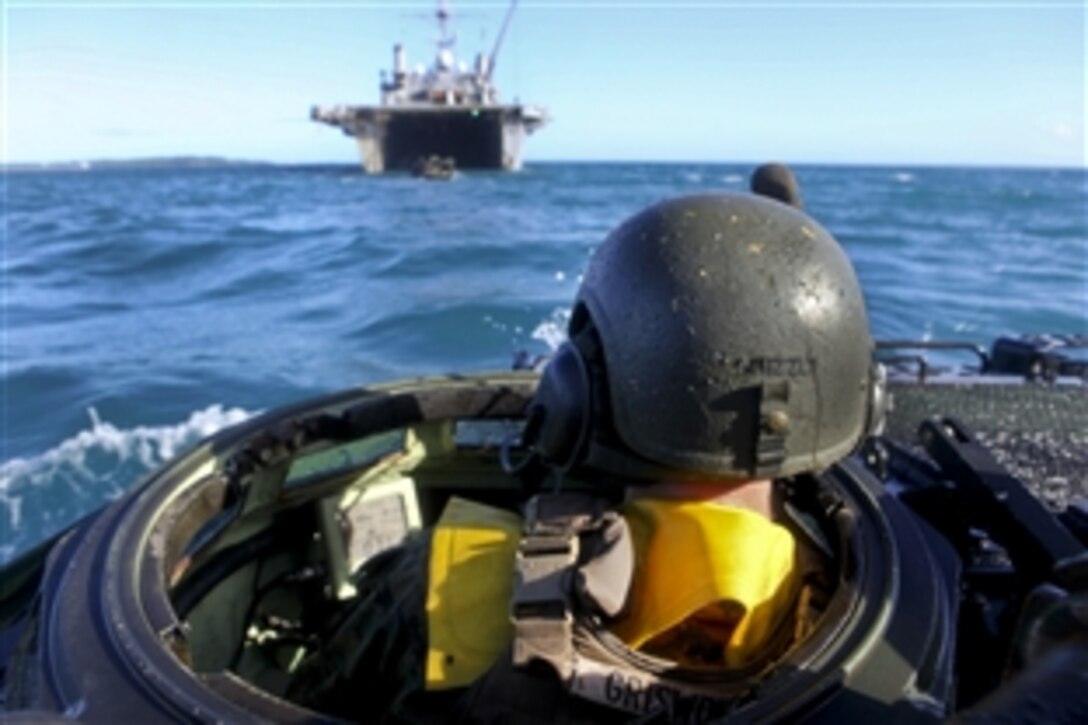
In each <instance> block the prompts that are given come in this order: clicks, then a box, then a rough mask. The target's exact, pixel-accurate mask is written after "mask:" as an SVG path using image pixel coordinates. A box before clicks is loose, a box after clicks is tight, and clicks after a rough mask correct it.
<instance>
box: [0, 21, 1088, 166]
mask: <svg viewBox="0 0 1088 725" xmlns="http://www.w3.org/2000/svg"><path fill="white" fill-rule="evenodd" d="M0 4H2V5H3V13H2V18H3V39H2V40H3V81H4V83H3V113H2V122H3V141H4V147H3V151H4V154H3V155H4V158H5V160H7V161H15V162H19V161H58V160H78V159H97V158H134V157H142V156H160V155H181V154H194V155H217V156H227V157H231V158H241V159H256V160H269V161H281V162H345V163H354V162H355V160H356V151H355V146H354V144H353V143H352V142H351V141H350V140H348V139H347V138H345V137H343V136H342V135H340V133H339V132H338V131H336V130H335V129H332V128H329V127H326V126H322V125H319V124H315V123H313V122H311V121H309V118H308V114H309V108H310V106H311V105H313V104H335V103H374V102H376V101H377V100H378V89H377V84H378V73H379V70H380V69H384V68H388V67H389V65H390V63H391V56H392V52H391V47H392V44H393V43H394V42H395V41H401V42H403V43H404V44H405V45H406V48H407V51H408V54H409V60H410V62H411V63H412V64H413V65H414V64H416V63H419V62H423V63H429V62H430V60H431V57H432V55H433V39H434V36H435V27H434V23H433V20H432V17H431V13H432V11H433V9H434V3H433V2H428V1H426V0H421V1H419V2H409V1H400V2H391V1H386V2H366V1H365V0H341V1H339V2H321V1H315V2H297V1H296V2H276V1H274V0H272V1H266V2H257V1H255V0H234V1H233V2H209V1H207V0H189V1H187V2H151V1H145V0H115V1H113V2H95V0H83V1H82V2H46V1H44V0H0ZM452 5H453V9H454V11H455V13H458V12H459V13H461V16H460V17H457V16H455V28H456V29H457V31H458V38H459V40H458V46H457V49H458V51H459V56H460V57H461V58H463V59H464V60H466V61H471V59H472V57H473V55H474V54H475V53H476V52H477V51H478V50H487V49H490V47H491V45H492V43H493V42H494V39H495V34H496V32H497V30H498V27H499V25H500V23H501V20H502V17H503V14H504V12H505V9H506V5H507V3H506V2H505V1H503V0H488V1H477V2H468V1H465V2H454V3H452ZM1085 34H1086V8H1085V2H1084V1H1083V0H1077V1H1071V2H1069V1H1067V2H1046V1H1041V2H1003V1H1000V0H999V1H997V2H924V1H923V2H879V1H874V2H819V1H813V2H804V1H799V0H795V1H793V2H774V1H773V0H771V1H769V2H728V1H726V0H720V1H714V0H704V1H702V2H683V1H681V2H663V1H660V0H659V1H657V2H643V1H640V0H628V1H626V2H616V1H611V0H591V1H589V2H574V1H567V2H563V1H560V0H522V2H521V4H520V6H519V9H518V11H517V13H516V15H515V16H514V20H513V24H512V26H511V29H510V33H509V35H508V36H507V38H506V42H505V44H504V46H503V50H502V53H501V55H500V57H499V59H498V69H497V81H498V85H499V88H500V90H501V92H502V94H503V98H504V99H505V100H512V99H513V98H515V97H517V98H518V99H520V100H521V101H524V102H531V103H537V104H540V105H543V106H545V107H546V108H547V109H548V111H549V112H550V114H551V115H552V116H553V117H554V122H553V123H552V124H551V125H549V126H548V127H546V128H545V129H543V130H542V131H540V132H539V133H538V134H536V135H534V136H533V137H531V138H530V139H529V141H528V144H527V147H526V158H527V160H528V161H529V162H530V163H531V162H532V161H534V160H681V161H709V162H714V161H723V162H730V161H739V162H750V161H760V160H766V159H781V160H785V161H789V162H796V163H806V162H808V163H885V164H970V165H1033V166H1081V167H1083V166H1086V165H1088V161H1086V152H1085V124H1086V121H1085V113H1086V111H1085V73H1086V70H1085V66H1086V56H1085Z"/></svg>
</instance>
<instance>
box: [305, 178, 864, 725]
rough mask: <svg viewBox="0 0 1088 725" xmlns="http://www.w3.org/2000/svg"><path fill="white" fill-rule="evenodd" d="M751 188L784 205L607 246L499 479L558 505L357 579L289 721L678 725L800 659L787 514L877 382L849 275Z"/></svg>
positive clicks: (819, 595) (801, 567)
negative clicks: (517, 477) (653, 724)
mask: <svg viewBox="0 0 1088 725" xmlns="http://www.w3.org/2000/svg"><path fill="white" fill-rule="evenodd" d="M766 171H767V170H766V169H761V170H760V172H757V174H756V176H755V178H754V179H753V186H754V187H755V188H756V189H757V190H762V189H763V188H765V187H764V181H765V177H766V176H767V174H766V173H764V172H766ZM771 171H772V172H773V173H771V176H773V177H776V178H778V179H779V180H782V179H785V180H786V181H788V182H790V183H784V182H783V183H776V184H775V185H773V186H774V188H775V189H776V190H778V191H776V192H775V193H773V194H770V195H763V194H703V195H695V196H687V197H682V198H678V199H672V200H667V201H664V202H661V203H658V204H655V205H653V206H651V207H649V208H648V209H645V210H643V211H642V212H639V213H638V214H636V215H635V216H633V217H631V218H630V219H628V220H627V221H626V222H624V223H623V224H621V225H620V226H619V227H618V228H617V229H615V230H614V231H613V232H612V233H611V234H610V235H609V236H608V238H607V239H606V240H605V241H604V243H603V244H602V245H601V246H600V248H599V249H598V250H597V251H596V253H595V255H594V256H593V258H592V260H591V262H590V264H589V268H588V270H587V272H586V274H585V277H584V281H583V283H582V285H581V288H580V290H579V292H578V296H577V298H576V300H575V302H574V307H573V311H572V315H571V320H570V325H569V341H568V342H567V343H565V344H564V345H563V346H562V347H561V349H560V350H559V351H558V352H557V354H556V355H555V356H554V358H553V359H552V360H551V361H550V362H549V364H548V366H547V367H546V369H545V370H544V373H543V375H542V379H541V383H540V385H539V388H538V391H537V394H536V396H535V398H534V401H533V403H532V405H531V407H530V409H529V411H528V422H527V424H526V428H525V431H524V434H523V439H524V443H525V444H526V446H527V447H528V448H529V450H530V451H531V455H530V456H529V457H528V458H527V459H526V460H523V461H522V462H521V463H519V464H518V465H517V466H515V467H514V468H515V469H516V471H517V472H518V473H519V474H521V475H524V476H526V477H528V478H531V477H532V474H533V472H534V471H535V472H536V473H537V474H541V473H542V472H543V473H544V474H546V475H547V477H548V480H549V481H559V482H560V483H561V488H560V491H559V492H558V493H554V492H553V493H544V494H539V495H537V496H534V497H533V498H531V499H530V500H529V501H528V503H527V504H526V506H525V507H524V509H523V510H522V511H520V512H519V513H514V512H512V511H509V510H506V509H503V508H498V507H493V506H489V505H485V504H483V503H478V502H472V501H468V500H465V499H460V498H453V499H451V500H450V502H449V504H448V505H447V507H446V510H445V512H444V513H443V514H442V517H441V518H440V520H439V522H438V524H437V525H436V526H435V527H434V529H433V530H431V531H428V532H427V533H426V534H425V535H424V536H421V537H419V538H417V539H415V540H411V541H409V542H407V543H406V544H404V545H403V546H401V547H399V548H397V549H395V550H393V551H391V552H388V553H387V554H385V555H382V556H379V557H377V558H376V559H374V560H372V561H371V562H368V564H367V565H365V566H364V569H363V571H362V572H361V573H360V575H359V577H358V587H359V597H358V599H357V603H356V604H355V606H354V608H353V610H352V611H351V612H350V613H349V614H348V615H347V616H346V617H345V619H344V621H343V623H342V624H341V625H340V626H339V628H338V630H337V633H336V634H335V635H334V636H333V637H332V638H330V640H329V642H328V643H327V644H326V646H325V647H324V648H323V649H322V650H321V651H320V652H319V653H318V654H317V655H315V656H313V657H312V658H311V660H310V661H309V662H307V663H305V664H304V666H303V667H302V668H301V669H300V672H299V675H298V677H297V679H296V682H294V683H293V685H292V691H293V693H294V696H295V697H296V698H297V699H299V700H300V701H303V702H304V703H305V704H308V705H310V706H312V707H315V708H317V709H321V710H324V711H327V712H330V713H333V714H337V715H341V716H344V717H348V718H354V719H367V720H371V719H381V717H383V716H384V717H386V718H388V719H392V720H400V719H406V720H424V721H426V720H448V719H451V718H452V719H458V718H462V719H470V720H476V719H485V720H489V719H494V720H504V721H505V720H507V719H511V718H514V719H519V720H536V721H541V722H545V721H546V722H551V721H557V720H567V721H587V722H597V721H602V720H605V721H607V720H619V721H624V720H628V719H630V718H632V717H640V716H641V717H646V716H661V717H667V718H668V719H670V720H672V721H691V722H695V721H702V720H706V719H710V718H713V717H716V716H719V715H722V714H725V713H727V712H728V710H729V706H730V702H729V698H730V696H731V695H730V693H731V692H732V696H734V697H735V696H736V694H737V692H739V691H740V690H739V689H738V688H737V686H736V683H738V682H740V681H741V680H743V678H744V677H745V676H751V675H753V674H754V673H758V672H760V671H763V670H766V669H767V668H769V667H772V666H773V664H774V662H775V660H776V659H777V658H778V657H780V656H781V655H782V654H783V653H784V652H786V651H787V650H788V649H789V648H791V647H794V646H796V645H797V644H798V642H800V641H802V640H803V639H804V636H805V633H806V631H807V630H808V629H810V628H811V626H812V623H813V619H814V617H815V612H818V611H819V608H820V605H821V601H822V600H823V599H824V598H826V596H827V593H828V588H829V587H830V586H831V585H830V583H829V582H828V580H827V577H826V576H825V565H826V561H825V557H826V556H827V553H826V552H828V550H829V546H828V542H827V541H826V540H825V538H824V536H823V534H822V533H821V528H820V526H819V525H818V523H814V522H813V519H812V514H811V513H810V512H806V510H805V507H804V506H803V505H801V504H799V503H798V501H799V500H800V498H802V497H798V496H797V495H796V494H797V492H798V490H799V489H802V488H804V486H805V477H806V476H809V475H810V474H812V473H814V472H818V471H821V470H823V469H825V468H827V467H828V466H829V465H831V464H833V463H834V462H836V461H838V460H839V459H841V458H843V457H844V456H846V455H848V454H849V453H851V452H852V451H853V450H855V449H856V447H857V446H858V445H859V443H860V442H861V441H862V440H863V438H864V437H865V436H866V435H867V434H868V432H869V431H871V430H872V429H873V428H874V426H875V425H877V422H878V419H879V414H878V413H879V411H878V409H879V401H878V397H879V396H878V395H877V392H878V390H879V383H880V381H879V376H878V375H877V373H876V368H875V366H874V365H873V363H872V349H871V348H872V341H871V339H870V335H869V328H868V321H867V318H866V314H865V306H864V302H863V299H862V296H861V291H860V287H859V285H858V282H857V279H856V277H855V275H854V271H853V269H852V267H851V265H850V262H849V261H848V259H847V257H846V255H845V253H844V252H843V250H842V249H841V247H840V246H839V245H838V244H837V242H836V241H835V240H834V239H833V238H832V237H831V235H830V234H829V233H828V232H827V231H825V230H824V229H823V228H822V227H821V226H820V225H819V224H817V223H816V222H815V221H813V220H812V219H811V218H810V217H809V216H807V215H806V214H804V213H803V212H802V211H800V210H799V206H800V196H799V194H797V193H796V183H795V182H793V180H792V175H790V174H789V172H788V169H784V167H783V169H782V170H771ZM783 174H785V175H786V176H783ZM761 179H762V180H763V181H761ZM790 189H793V191H792V192H789V190H790ZM779 192H781V193H779ZM787 192H789V193H787ZM537 478H539V475H538V476H537ZM536 483H539V480H538V481H536ZM731 683H732V685H731Z"/></svg>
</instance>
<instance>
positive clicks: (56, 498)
mask: <svg viewBox="0 0 1088 725" xmlns="http://www.w3.org/2000/svg"><path fill="white" fill-rule="evenodd" d="M751 171H752V167H751V166H749V165H698V164H535V165H529V166H528V167H527V168H526V169H525V170H524V171H523V172H521V173H517V174H506V175H504V174H497V173H465V174H461V175H459V176H458V177H457V178H455V179H454V180H453V181H452V182H449V183H435V182H427V181H422V180H417V179H413V178H410V177H408V176H389V177H380V178H373V177H366V176H364V175H363V174H362V173H361V172H360V171H359V170H358V169H357V168H356V167H354V166H336V167H257V168H223V169H173V170H171V169H144V170H126V169H110V170H94V169H92V170H89V171H85V172H75V171H72V172H42V173H18V174H16V173H11V174H7V175H5V176H0V180H2V183H3V184H4V206H3V227H2V233H3V235H4V236H3V240H2V241H3V259H2V270H3V272H2V279H0V282H2V295H3V297H2V300H3V307H2V315H3V317H2V319H0V332H2V341H3V343H2V356H3V357H2V362H3V365H2V376H3V377H2V393H3V401H2V402H3V409H2V419H0V421H2V423H0V425H2V440H3V450H2V452H0V561H3V560H7V559H10V558H11V557H12V556H14V555H16V554H17V552H19V551H21V550H24V549H25V548H26V547H28V546H30V545H32V544H33V543H35V542H36V541H39V540H41V539H42V538H43V537H45V536H47V535H49V534H51V533H53V532H55V531H57V530H59V529H60V528H62V527H63V526H64V525H65V524H67V523H69V522H71V521H73V520H75V519H76V518H78V517H79V516H80V515H81V514H82V513H84V512H87V511H89V510H92V509H93V508H95V507H97V506H99V505H100V504H101V503H103V502H105V501H108V500H110V499H112V498H114V497H116V496H118V495H119V494H120V493H121V492H123V491H124V490H125V489H126V488H128V487H129V486H131V485H132V484H133V483H134V482H136V481H138V480H139V479H140V477H142V476H144V475H145V474H146V473H147V472H148V471H150V470H152V469H153V468H154V467H156V466H158V465H161V463H162V462H164V461H166V460H168V459H169V458H170V457H172V456H173V455H175V454H176V453H177V452H178V451H180V450H183V449H184V448H185V447H186V446H189V445H191V444H192V443H194V442H195V441H197V440H199V439H200V438H201V437H203V436H205V435H208V434H210V433H212V432H214V431H216V430H218V429H220V428H222V427H223V426H227V425H230V424H232V423H235V422H237V421H240V420H243V419H245V418H246V417H247V416H249V415H252V414H254V413H256V412H259V411H262V410H267V409H270V408H274V407H276V406H279V405H282V404H285V403H288V402H291V401H294V400H298V399H301V398H304V397H306V396H311V395H315V394H318V393H323V392H329V391H332V390H336V389H339V388H343V387H347V386H352V385H358V384H365V383H371V382H376V381H382V380H389V379H393V378H398V377H403V376H411V375H421V374H440V373H446V372H455V371H475V370H486V369H508V368H509V367H510V366H511V363H512V360H513V356H514V354H515V352H517V351H519V350H526V351H528V352H530V353H533V354H537V353H546V352H547V351H548V350H550V349H553V348H554V347H555V346H556V345H557V344H558V343H559V341H561V340H562V339H563V325H564V323H565V321H566V315H567V314H568V312H569V308H570V302H571V300H572V299H573V297H574V294H575V291H576V289H577V287H578V283H579V280H580V276H581V274H582V271H583V269H584V268H585V265H586V263H587V261H588V259H589V255H590V253H591V251H592V250H593V248H594V247H595V245H596V244H597V243H598V242H599V241H600V240H601V239H602V238H603V237H604V235H605V234H606V233H607V231H608V230H609V229H610V228H612V227H613V226H615V225H616V224H617V223H618V222H620V221H621V220H622V219H624V218H625V217H626V216H628V215H630V214H632V213H634V212H635V211H637V210H638V209H640V208H641V207H643V206H645V205H647V204H649V203H651V202H653V201H656V200H658V199H661V198H663V197H667V196H673V195H678V194H683V193H689V192H696V191H707V190H720V189H733V190H739V189H744V188H745V187H746V184H747V178H748V175H749V174H750V173H751ZM796 172H797V175H798V178H799V180H800V182H801V185H802V190H803V194H804V197H805V202H806V206H807V209H808V210H809V211H810V213H812V214H813V216H815V217H816V218H817V219H818V220H820V221H821V222H822V223H823V224H824V226H826V227H827V228H828V229H829V230H831V232H832V233H833V234H835V235H836V236H837V237H838V239H839V240H840V241H841V242H842V244H843V245H844V246H845V248H846V250H847V252H848V254H849V255H850V257H851V258H852V259H853V261H854V263H855V265H856V267H857V270H858V274H859V276H860V278H861V281H862V284H863V286H864V288H865V293H866V297H867V301H868V305H869V310H870V320H871V325H872V328H873V333H874V335H875V336H876V337H878V338H910V339H932V340H965V341H969V342H975V343H979V344H982V345H985V346H988V345H989V343H990V342H991V341H992V340H993V339H994V338H995V337H997V336H999V335H1003V334H1018V333H1025V332H1039V333H1076V334H1085V333H1088V308H1086V306H1088V302H1086V300H1088V229H1086V227H1088V220H1086V213H1088V212H1086V209H1088V177H1086V174H1085V171H1084V170H996V169H953V168H890V167H889V168H856V167H815V166H813V167H798V168H797V169H796Z"/></svg>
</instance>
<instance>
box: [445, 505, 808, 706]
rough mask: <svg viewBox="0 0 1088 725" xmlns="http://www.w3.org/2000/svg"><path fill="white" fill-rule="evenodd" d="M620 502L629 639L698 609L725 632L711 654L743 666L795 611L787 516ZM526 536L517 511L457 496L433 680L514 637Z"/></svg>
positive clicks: (463, 677) (489, 656) (647, 637)
mask: <svg viewBox="0 0 1088 725" xmlns="http://www.w3.org/2000/svg"><path fill="white" fill-rule="evenodd" d="M622 513H623V515H624V517H625V518H626V519H627V520H628V522H629V523H630V526H631V530H632V535H633V538H634V545H635V556H636V562H637V564H636V572H637V573H636V575H635V578H634V582H633V584H632V588H631V591H630V592H629V596H628V598H627V599H628V611H627V612H626V613H625V614H624V615H622V616H621V617H619V618H618V619H617V621H616V623H615V625H614V627H613V630H614V632H615V633H616V634H617V635H618V636H620V637H621V639H623V640H624V641H625V642H626V643H627V644H629V645H630V646H632V647H634V648H638V647H641V646H643V645H645V644H647V643H649V642H651V641H652V640H654V639H655V638H659V637H661V636H662V635H664V634H666V633H667V632H668V631H669V630H671V629H673V628H674V627H676V626H677V625H679V624H681V623H682V622H684V620H686V619H688V618H689V617H692V616H694V615H698V626H701V627H705V628H707V629H708V630H710V631H711V636H712V637H713V638H715V639H717V641H718V643H719V647H720V657H717V658H714V661H716V662H717V663H719V664H724V665H726V666H730V667H732V666H742V665H744V664H746V663H747V662H748V661H749V660H751V659H752V658H753V657H754V656H755V655H756V654H757V653H758V652H759V651H760V648H761V646H763V645H765V644H766V642H767V640H768V638H769V637H770V635H771V634H772V632H773V631H774V630H775V629H776V628H777V626H778V625H779V624H780V623H781V622H782V621H783V619H785V618H786V617H787V615H788V614H789V613H790V612H792V608H793V604H794V597H795V595H796V593H797V590H798V587H799V575H798V569H797V567H796V551H795V542H794V539H793V535H792V534H791V533H790V532H789V531H788V530H787V529H785V528H783V527H782V526H779V525H778V524H775V523H773V522H771V521H769V520H767V519H765V518H764V517H762V516H760V515H759V514H756V513H753V512H750V511H746V510H742V509H737V508H732V507H727V506H723V505H719V504H715V503H709V502H691V501H687V502H680V501H656V500H651V499H639V500H635V501H632V502H630V503H628V504H626V505H625V506H624V507H623V508H622ZM520 537H521V519H520V518H519V517H518V516H516V515H514V514H512V513H510V512H508V511H504V510H500V509H495V508H492V507H490V506H486V505H483V504H477V503H471V502H468V501H465V500H463V499H458V498H454V499H451V500H450V502H449V504H448V505H447V508H446V510H445V511H444V512H443V514H442V517H441V519H440V520H439V522H438V525H437V526H436V527H435V530H434V533H433V536H432V543H431V556H430V565H429V569H428V571H429V581H428V585H427V594H426V603H427V605H426V616H427V632H428V645H427V668H426V683H425V684H426V688H427V689H428V690H431V691H436V690H444V689H450V688H456V687H462V686H465V685H468V684H471V683H472V682H473V681H475V680H476V678H477V677H479V676H481V675H483V674H484V673H485V672H486V671H487V670H488V668H489V667H490V666H491V665H492V664H493V663H494V662H495V660H496V658H497V657H499V656H500V655H501V654H502V653H504V652H505V651H506V650H507V648H508V647H509V646H510V643H511V638H512V628H511V625H510V620H509V606H510V597H511V586H512V580H513V569H514V556H515V553H516V550H517V546H518V542H519V540H520ZM719 604H722V605H723V606H722V607H721V608H720V610H715V605H719ZM715 611H719V613H720V614H721V616H715ZM659 654H668V653H667V652H665V653H659Z"/></svg>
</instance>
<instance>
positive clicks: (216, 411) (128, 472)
mask: <svg viewBox="0 0 1088 725" xmlns="http://www.w3.org/2000/svg"><path fill="white" fill-rule="evenodd" d="M87 413H88V414H89V416H90V419H91V427H90V428H89V429H87V430H82V431H80V432H79V433H77V434H76V435H75V436H73V437H71V438H69V439H68V440H66V441H64V442H63V443H61V444H60V445H58V446H57V447H56V448H53V449H52V450H50V451H47V452H45V453H43V454H42V455H40V456H36V457H34V458H13V459H11V460H10V461H6V462H4V463H3V464H0V501H3V502H5V503H7V504H8V510H9V517H10V519H11V525H12V527H13V528H15V527H18V526H19V520H20V518H21V515H20V514H21V513H22V511H21V501H20V498H21V496H20V494H21V493H22V492H23V491H25V490H26V489H27V487H37V486H49V485H52V484H54V483H56V482H61V481H64V482H68V483H73V484H77V485H78V484H84V485H86V484H94V483H102V482H105V483H107V485H108V486H109V487H111V488H115V489H117V490H116V493H120V492H121V491H122V490H123V489H124V488H125V486H126V485H127V484H130V483H132V482H133V480H134V479H133V480H121V479H132V478H133V476H134V477H139V476H140V475H142V474H144V473H147V472H148V471H150V470H152V469H154V468H156V467H158V466H161V465H162V464H164V463H166V462H167V461H169V460H170V459H171V458H173V457H174V456H176V455H177V454H178V453H179V452H181V451H182V450H184V449H185V448H187V447H188V446H190V445H192V444H194V443H196V442H197V441H199V440H201V439H202V438H205V437H207V436H209V435H211V434H212V433H215V432H216V431H219V430H221V429H223V428H226V427H228V426H232V425H235V424H237V423H240V422H242V421H243V420H245V419H246V418H249V417H250V416H251V415H252V413H249V412H247V411H245V410H242V409H241V408H227V409H224V407H223V406H222V405H212V406H210V407H208V408H205V409H204V410H199V411H196V412H195V413H193V414H192V415H190V416H189V419H188V420H187V421H185V422H183V423H179V424H177V425H168V426H142V425H141V426H136V427H135V428H130V429H121V428H118V427H117V426H115V425H113V424H112V423H109V422H107V421H103V420H102V419H101V418H100V417H99V416H98V411H96V410H95V409H94V408H90V409H88V411H87Z"/></svg>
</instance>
